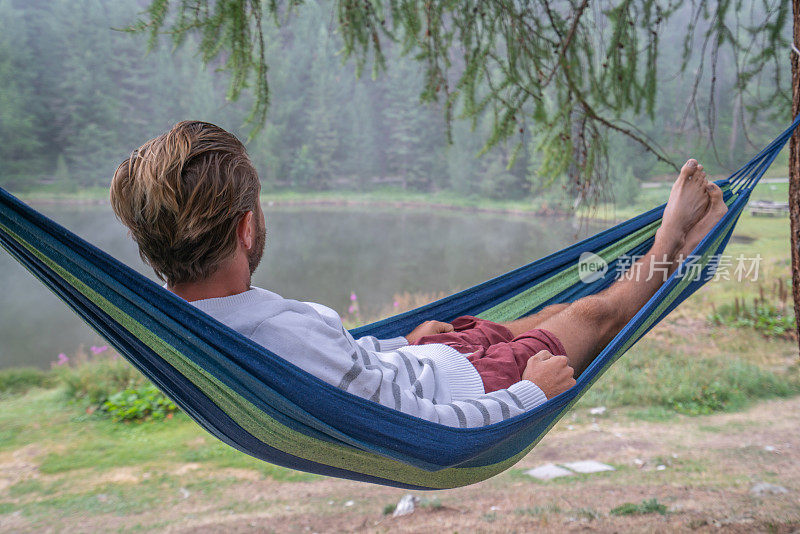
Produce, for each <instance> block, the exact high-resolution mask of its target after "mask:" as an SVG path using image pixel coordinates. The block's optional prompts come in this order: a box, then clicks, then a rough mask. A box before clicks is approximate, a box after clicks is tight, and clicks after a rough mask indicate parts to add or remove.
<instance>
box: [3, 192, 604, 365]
mask: <svg viewBox="0 0 800 534" xmlns="http://www.w3.org/2000/svg"><path fill="white" fill-rule="evenodd" d="M35 207H36V208H37V209H39V210H40V211H42V212H44V213H45V214H47V215H48V216H49V217H51V218H53V219H54V220H56V221H57V222H59V223H61V224H63V225H64V226H66V227H67V228H69V229H70V230H72V231H73V232H76V233H77V234H78V235H80V236H82V237H83V238H85V239H87V240H89V241H90V242H92V243H93V244H95V245H96V246H98V247H99V248H101V249H103V250H105V251H106V252H108V253H110V254H111V255H113V256H114V257H116V258H118V259H120V260H122V261H123V262H125V263H126V264H128V265H131V266H133V267H134V268H136V269H137V270H138V271H139V272H141V273H143V274H145V275H147V276H149V277H150V278H152V279H154V280H155V279H156V278H155V276H153V274H152V271H151V270H150V269H149V267H147V266H146V265H144V264H143V263H142V261H141V259H140V258H139V255H138V251H137V249H136V246H135V245H134V244H133V242H132V241H131V240H130V238H129V237H128V236H127V233H126V230H125V228H124V227H123V226H122V225H121V224H120V223H119V222H118V221H117V220H116V218H115V217H114V214H113V212H112V211H111V208H110V207H108V206H105V205H103V206H97V205H91V206H67V205H51V204H48V205H39V206H35ZM264 208H265V214H266V218H267V246H266V250H265V254H264V259H263V260H262V262H261V266H260V267H259V268H258V270H257V271H256V273H255V275H254V277H253V284H254V285H257V286H261V287H265V288H267V289H270V290H272V291H275V292H276V293H279V294H281V295H283V296H284V297H287V298H293V299H298V300H310V301H314V302H320V303H322V304H325V305H327V306H330V307H331V308H333V309H335V310H336V311H338V312H339V313H340V314H342V315H343V316H347V317H348V318H349V319H350V320H351V321H357V320H359V319H361V320H375V319H378V318H380V317H381V316H386V315H389V314H391V313H392V310H393V309H394V308H395V307H396V306H400V305H403V304H405V303H406V302H407V301H408V300H409V299H408V298H407V297H404V296H403V293H405V292H407V293H410V294H412V295H417V294H420V295H422V294H427V295H436V294H439V293H443V292H444V293H450V292H453V291H456V290H458V289H465V288H467V287H469V286H471V285H474V284H476V283H479V282H482V281H484V280H486V279H488V278H491V277H493V276H496V275H498V274H502V273H504V272H506V271H508V270H510V269H512V268H514V267H518V266H520V265H524V264H526V263H529V262H530V261H532V260H534V259H536V258H539V257H541V256H544V255H546V254H549V253H551V252H554V251H556V250H558V249H560V248H562V247H564V246H565V245H568V244H569V243H572V242H574V241H576V239H578V238H579V237H581V236H579V235H577V233H578V227H577V226H576V225H574V224H573V223H572V222H571V221H570V220H568V219H554V218H545V217H534V216H527V217H522V216H510V215H489V214H478V215H472V214H470V213H469V212H468V211H445V210H434V209H408V210H401V209H397V208H394V209H386V208H382V209H377V208H366V207H364V208H361V207H359V208H354V207H346V208H344V207H336V208H324V207H310V206H302V207H297V206H295V207H288V206H285V207H277V206H272V207H270V206H267V205H265V206H264ZM592 230H593V231H596V230H597V228H593V229H592ZM581 233H582V235H586V233H587V232H586V229H585V228H584V231H583V232H581ZM351 294H355V295H356V298H357V301H356V302H357V304H358V310H357V311H352V312H351V311H350V310H351V306H352V301H351ZM397 295H400V297H397ZM423 298H424V297H423ZM397 301H401V302H398V303H397V305H395V302H397ZM103 343H104V342H103V341H102V340H101V339H100V337H99V336H98V335H97V334H95V333H94V332H93V331H92V330H91V329H90V328H89V327H88V326H86V325H85V324H84V323H83V322H82V321H81V320H80V319H79V318H78V317H77V316H76V315H75V314H73V313H72V312H71V311H70V310H69V309H68V308H67V307H66V306H65V305H64V304H63V303H62V302H61V301H60V300H59V299H58V298H56V297H55V296H54V295H53V294H52V293H50V292H49V290H47V289H46V288H45V287H44V286H43V285H42V284H41V283H40V282H38V281H37V280H36V279H34V278H33V277H32V276H31V275H30V274H29V273H28V272H27V271H26V270H25V269H24V268H23V267H22V266H20V265H19V264H17V263H16V262H15V261H14V260H13V259H12V258H11V257H10V256H9V255H8V254H7V253H6V252H5V250H3V249H0V367H15V366H35V367H49V366H50V364H51V362H53V361H55V360H56V359H57V355H58V354H59V353H62V352H63V353H65V354H67V355H68V356H69V355H71V354H74V353H75V352H76V351H77V350H78V349H79V348H80V347H81V346H83V347H85V348H88V347H90V346H92V345H101V344H103Z"/></svg>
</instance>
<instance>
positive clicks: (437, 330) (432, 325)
mask: <svg viewBox="0 0 800 534" xmlns="http://www.w3.org/2000/svg"><path fill="white" fill-rule="evenodd" d="M452 331H453V325H451V324H450V323H443V322H441V321H425V322H424V323H422V324H421V325H419V326H418V327H416V328H415V329H414V330H412V331H411V333H410V334H408V335H407V336H406V339H407V340H408V342H409V344H413V343H414V342H415V341H417V340H418V339H419V338H421V337H424V336H432V335H434V334H444V333H446V332H452Z"/></svg>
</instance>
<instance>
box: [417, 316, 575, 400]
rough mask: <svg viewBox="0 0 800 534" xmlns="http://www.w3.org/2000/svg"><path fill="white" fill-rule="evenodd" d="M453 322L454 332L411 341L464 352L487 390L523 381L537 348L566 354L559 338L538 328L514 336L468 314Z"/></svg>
mask: <svg viewBox="0 0 800 534" xmlns="http://www.w3.org/2000/svg"><path fill="white" fill-rule="evenodd" d="M452 324H453V328H454V329H455V331H454V332H447V333H445V334H434V335H431V336H423V337H421V338H419V339H418V340H417V341H415V342H414V343H413V344H414V345H427V344H429V343H443V344H445V345H448V346H450V347H453V348H454V349H456V350H457V351H458V352H460V353H462V354H464V355H466V356H467V359H468V360H469V361H470V362H471V363H472V365H474V366H475V369H477V370H478V374H480V375H481V379H482V380H483V388H484V389H485V390H486V393H490V392H492V391H497V390H498V389H506V388H508V387H509V386H510V385H511V384H516V383H517V382H519V381H520V380H522V373H524V372H525V367H526V366H527V365H528V360H529V359H530V357H531V356H533V355H534V354H536V353H537V352H539V351H542V350H546V351H548V352H550V354H553V355H554V356H558V355H566V352H565V351H564V345H562V344H561V342H560V341H559V340H558V338H556V336H554V335H553V334H552V333H550V332H548V331H547V330H542V329H540V328H534V329H533V330H528V331H527V332H525V333H524V334H520V335H518V336H517V337H514V335H513V334H512V333H511V331H510V330H509V329H508V328H506V327H505V326H503V325H501V324H497V323H493V322H491V321H487V320H485V319H479V318H477V317H472V316H469V315H465V316H463V317H459V318H458V319H456V320H455V321H453V323H452Z"/></svg>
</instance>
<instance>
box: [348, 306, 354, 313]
mask: <svg viewBox="0 0 800 534" xmlns="http://www.w3.org/2000/svg"><path fill="white" fill-rule="evenodd" d="M355 311H356V307H355V306H354V305H352V304H351V305H350V307H349V308H347V313H354V312H355Z"/></svg>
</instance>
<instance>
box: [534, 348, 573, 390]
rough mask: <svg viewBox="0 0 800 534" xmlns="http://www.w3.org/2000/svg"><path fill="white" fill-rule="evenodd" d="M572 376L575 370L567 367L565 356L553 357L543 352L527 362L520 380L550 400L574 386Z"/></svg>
mask: <svg viewBox="0 0 800 534" xmlns="http://www.w3.org/2000/svg"><path fill="white" fill-rule="evenodd" d="M574 374H575V370H574V369H573V368H572V367H570V366H569V365H567V357H566V356H553V355H552V354H550V353H549V352H547V351H546V350H543V351H540V352H537V353H536V355H534V356H531V358H530V359H529V360H528V365H527V366H526V367H525V372H524V373H522V379H523V380H530V381H531V382H533V383H534V384H536V385H537V386H539V389H541V390H542V392H543V393H544V394H545V396H546V397H547V398H548V399H552V398H553V397H555V396H556V395H558V394H559V393H563V392H565V391H566V390H568V389H569V388H571V387H572V386H574V385H575V378H573V375H574Z"/></svg>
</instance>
